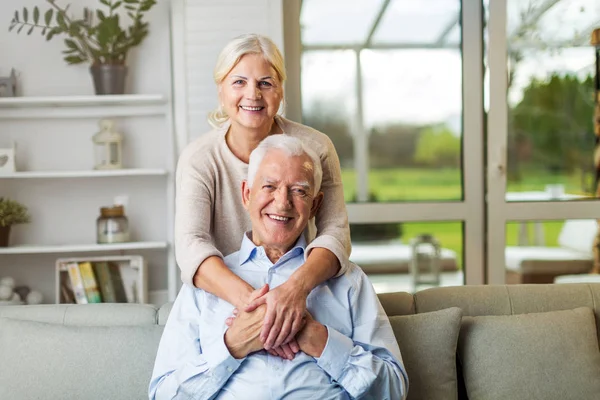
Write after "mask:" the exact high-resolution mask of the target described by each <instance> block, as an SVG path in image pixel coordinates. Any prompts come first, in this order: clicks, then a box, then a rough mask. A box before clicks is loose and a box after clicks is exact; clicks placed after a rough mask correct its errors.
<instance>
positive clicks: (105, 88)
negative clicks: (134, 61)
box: [90, 64, 127, 94]
mask: <svg viewBox="0 0 600 400" xmlns="http://www.w3.org/2000/svg"><path fill="white" fill-rule="evenodd" d="M90 72H91V73H92V77H93V78H94V89H95V90H96V94H124V93H125V76H127V67H126V66H125V65H113V64H98V65H92V66H91V67H90Z"/></svg>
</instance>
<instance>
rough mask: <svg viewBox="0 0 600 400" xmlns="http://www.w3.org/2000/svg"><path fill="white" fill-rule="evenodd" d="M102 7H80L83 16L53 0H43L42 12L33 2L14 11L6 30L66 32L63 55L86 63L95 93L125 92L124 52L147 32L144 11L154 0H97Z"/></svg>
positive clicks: (48, 37)
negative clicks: (123, 24)
mask: <svg viewBox="0 0 600 400" xmlns="http://www.w3.org/2000/svg"><path fill="white" fill-rule="evenodd" d="M99 1H100V3H101V4H102V5H104V6H105V7H106V9H105V10H100V9H98V10H90V9H88V8H84V9H83V16H82V17H81V18H76V17H73V16H69V15H67V11H68V9H69V5H66V6H65V7H61V6H59V5H58V4H57V2H56V0H46V2H47V3H48V4H50V6H51V7H50V8H49V9H48V10H47V11H45V12H44V13H43V15H42V12H41V11H40V9H39V8H38V7H37V6H36V7H34V8H33V10H32V11H31V12H30V11H29V10H28V9H27V8H23V10H22V12H21V13H19V11H15V14H14V16H13V19H12V21H11V22H10V26H9V31H11V30H13V29H16V31H17V33H20V32H21V31H22V30H23V29H25V30H26V32H27V34H28V35H31V33H33V32H34V31H35V30H36V29H38V30H41V34H42V35H43V36H45V37H46V40H51V39H52V38H53V37H54V36H57V35H64V36H67V37H66V38H65V39H64V41H65V45H66V49H65V50H64V51H63V54H64V55H65V56H64V59H65V61H66V62H67V63H68V64H81V63H86V62H87V63H89V64H90V65H91V66H90V71H91V73H92V76H93V78H94V88H95V90H96V94H123V93H125V76H126V75H127V55H128V53H129V50H131V49H132V48H133V47H136V46H138V45H139V44H140V43H141V42H142V41H143V40H144V38H145V37H146V36H147V35H148V23H147V22H144V20H143V17H144V15H145V14H146V13H147V12H148V11H149V10H150V9H151V8H152V7H153V6H154V5H155V4H156V0H122V1H121V0H99ZM123 9H124V10H125V13H126V14H127V16H128V17H129V18H130V20H131V21H130V24H129V26H128V27H127V28H125V29H123V28H121V20H122V14H123Z"/></svg>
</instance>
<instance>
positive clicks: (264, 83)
mask: <svg viewBox="0 0 600 400" xmlns="http://www.w3.org/2000/svg"><path fill="white" fill-rule="evenodd" d="M260 86H265V87H271V86H273V85H272V84H271V82H267V81H260Z"/></svg>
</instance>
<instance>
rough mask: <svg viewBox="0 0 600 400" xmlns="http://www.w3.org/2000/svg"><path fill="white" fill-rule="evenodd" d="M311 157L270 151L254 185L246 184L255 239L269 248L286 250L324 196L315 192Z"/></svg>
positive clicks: (315, 210)
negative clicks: (290, 155)
mask: <svg viewBox="0 0 600 400" xmlns="http://www.w3.org/2000/svg"><path fill="white" fill-rule="evenodd" d="M313 192H314V176H313V165H312V162H311V159H310V157H308V156H307V155H306V154H304V155H302V156H295V157H289V156H287V155H286V154H285V153H284V152H282V151H281V150H276V149H272V150H269V151H267V154H266V155H265V157H264V158H263V160H262V162H261V164H260V166H259V167H258V170H257V171H256V176H255V177H254V182H252V187H251V188H250V187H249V186H248V183H247V182H246V181H244V182H243V184H242V197H243V201H244V207H246V210H248V213H249V214H250V220H251V221H252V241H253V242H254V244H256V245H257V246H264V247H265V249H266V250H272V251H274V250H277V251H279V252H280V254H279V255H280V256H281V255H283V254H285V253H286V252H287V251H288V250H289V249H290V248H291V247H292V246H293V245H294V243H295V242H296V240H297V239H298V237H300V234H302V231H303V230H304V228H305V227H306V225H307V223H308V220H309V219H310V218H312V217H313V216H314V215H315V214H316V212H317V210H318V208H319V206H320V205H321V201H322V200H323V193H321V192H319V193H318V194H316V195H315V194H314V193H313Z"/></svg>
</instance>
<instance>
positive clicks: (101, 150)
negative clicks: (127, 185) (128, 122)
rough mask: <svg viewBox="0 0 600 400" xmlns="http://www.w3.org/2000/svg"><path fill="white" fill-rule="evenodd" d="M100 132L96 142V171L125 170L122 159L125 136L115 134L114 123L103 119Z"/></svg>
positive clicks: (94, 137)
mask: <svg viewBox="0 0 600 400" xmlns="http://www.w3.org/2000/svg"><path fill="white" fill-rule="evenodd" d="M99 125H100V132H98V133H96V134H95V135H94V136H93V138H92V140H93V141H94V159H95V164H96V165H95V166H94V168H95V169H120V168H123V162H122V159H121V154H122V150H121V144H122V142H123V135H121V134H120V133H118V132H115V130H114V127H115V123H114V121H112V120H110V119H103V120H101V121H100V124H99Z"/></svg>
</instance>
